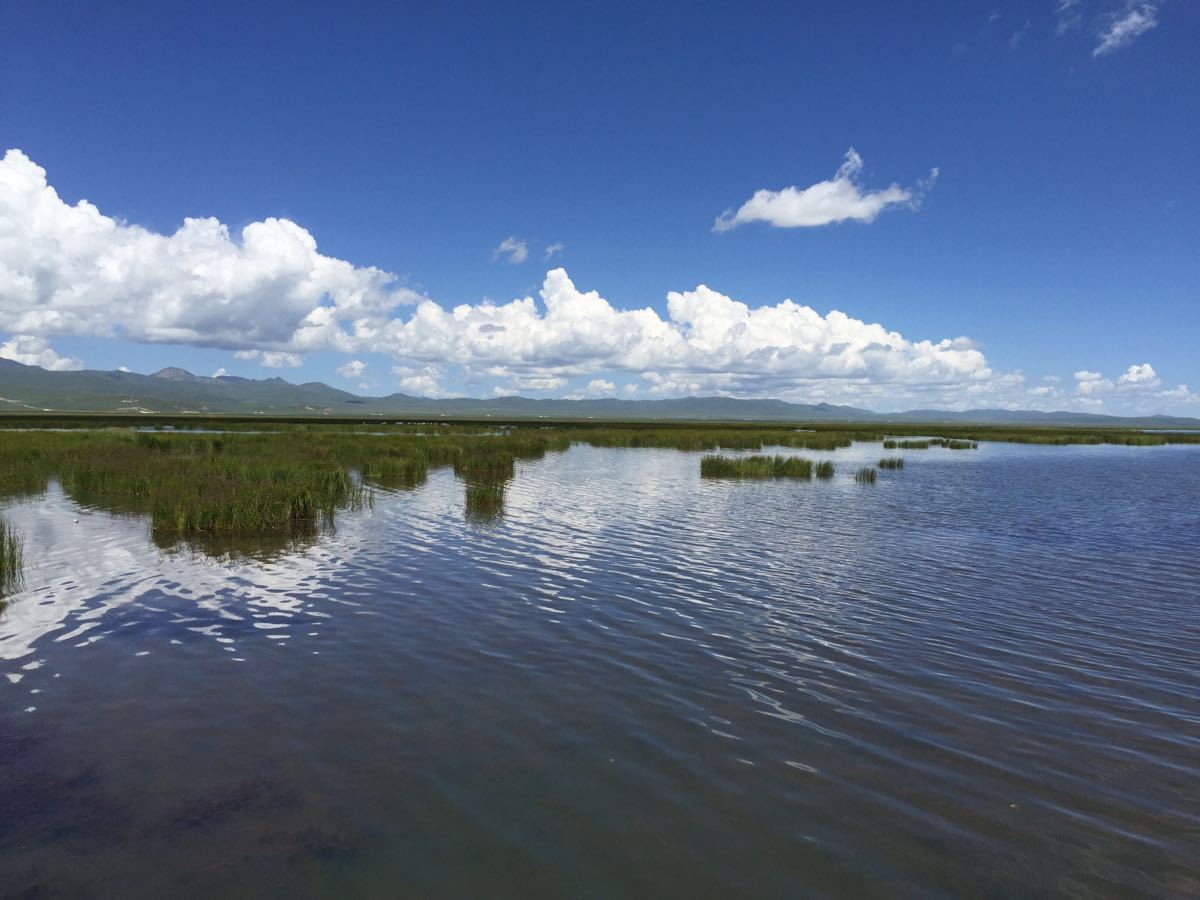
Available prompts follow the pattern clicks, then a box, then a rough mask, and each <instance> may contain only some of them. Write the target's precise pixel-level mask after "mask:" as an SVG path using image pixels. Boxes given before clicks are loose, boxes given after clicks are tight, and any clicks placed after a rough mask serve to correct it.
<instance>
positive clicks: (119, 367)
mask: <svg viewBox="0 0 1200 900" xmlns="http://www.w3.org/2000/svg"><path fill="white" fill-rule="evenodd" d="M117 371H118V372H128V371H130V368H129V366H117Z"/></svg>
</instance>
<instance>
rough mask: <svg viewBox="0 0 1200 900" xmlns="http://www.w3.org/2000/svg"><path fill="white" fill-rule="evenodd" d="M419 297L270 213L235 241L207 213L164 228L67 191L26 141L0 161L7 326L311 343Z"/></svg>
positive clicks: (191, 340)
mask: <svg viewBox="0 0 1200 900" xmlns="http://www.w3.org/2000/svg"><path fill="white" fill-rule="evenodd" d="M418 299H420V297H419V296H418V295H417V294H416V293H414V292H413V291H410V290H407V289H405V288H402V287H397V286H396V278H395V276H393V275H391V274H389V273H387V272H384V271H382V270H380V269H377V268H374V267H370V266H368V267H358V266H354V265H352V264H350V263H348V262H346V261H344V260H340V259H335V258H333V257H330V256H325V255H323V254H321V253H319V252H318V251H317V243H316V241H315V240H314V239H313V237H312V235H311V234H309V233H308V232H307V231H306V230H305V229H303V228H302V227H300V226H299V225H297V224H296V223H295V222H292V221H290V220H288V219H277V218H268V219H264V220H263V221H261V222H252V223H250V224H249V225H247V226H245V227H244V228H243V229H241V232H240V234H239V235H238V236H237V238H234V237H233V236H232V235H231V234H230V230H229V228H228V227H227V226H226V225H223V224H221V223H220V222H219V221H217V220H216V219H213V218H187V219H184V222H183V225H182V226H181V227H180V228H179V229H178V230H176V231H175V232H174V233H173V234H158V233H156V232H153V231H150V230H148V229H145V228H141V227H139V226H137V225H130V224H126V223H124V222H121V221H118V220H116V219H113V218H110V217H108V216H105V215H103V214H102V213H101V212H100V210H98V209H97V208H96V207H95V206H93V205H92V204H91V203H89V202H87V201H86V200H81V201H79V202H78V203H76V204H74V205H70V204H68V203H66V202H64V201H63V200H62V199H61V198H60V197H59V196H58V193H57V192H56V191H55V190H54V188H53V187H51V186H50V185H49V184H48V183H47V180H46V172H45V170H44V169H42V168H41V167H40V166H38V165H36V164H35V163H34V162H33V161H32V160H30V159H29V158H28V157H27V156H25V154H23V153H22V152H21V151H20V150H9V151H8V152H7V153H5V155H4V158H3V160H0V330H4V331H9V332H13V333H17V334H38V335H42V336H48V335H55V334H74V335H94V336H101V337H119V338H126V339H129V340H133V341H138V342H143V343H179V344H194V345H200V346H211V347H223V348H227V349H237V348H248V347H254V348H277V349H285V348H286V349H289V350H304V349H307V348H310V347H318V346H334V347H336V346H337V345H338V344H339V343H347V342H349V341H350V337H349V334H348V332H351V333H352V332H353V331H354V329H355V328H357V327H359V325H360V324H361V323H369V322H370V321H372V320H376V319H378V318H380V317H384V316H387V315H388V314H390V313H391V311H392V310H394V309H395V308H396V307H397V306H398V305H400V304H402V303H410V302H413V301H415V300H418Z"/></svg>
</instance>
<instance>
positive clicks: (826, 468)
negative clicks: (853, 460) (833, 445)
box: [813, 460, 833, 478]
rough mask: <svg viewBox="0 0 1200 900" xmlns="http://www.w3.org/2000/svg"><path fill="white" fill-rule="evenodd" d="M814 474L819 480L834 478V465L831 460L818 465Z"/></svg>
mask: <svg viewBox="0 0 1200 900" xmlns="http://www.w3.org/2000/svg"><path fill="white" fill-rule="evenodd" d="M813 474H814V475H816V476H817V477H818V478H832V477H833V463H831V462H830V461H829V460H825V461H824V462H819V463H817V465H816V467H815V468H814V469H813Z"/></svg>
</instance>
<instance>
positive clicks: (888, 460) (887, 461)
mask: <svg viewBox="0 0 1200 900" xmlns="http://www.w3.org/2000/svg"><path fill="white" fill-rule="evenodd" d="M879 468H881V469H903V468H904V457H902V456H885V457H884V458H883V459H881V460H880V461H879Z"/></svg>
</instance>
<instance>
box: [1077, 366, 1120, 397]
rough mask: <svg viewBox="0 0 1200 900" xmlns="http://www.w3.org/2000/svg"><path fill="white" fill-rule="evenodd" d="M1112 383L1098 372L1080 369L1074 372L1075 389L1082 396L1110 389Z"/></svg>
mask: <svg viewBox="0 0 1200 900" xmlns="http://www.w3.org/2000/svg"><path fill="white" fill-rule="evenodd" d="M1112 388H1113V383H1112V382H1111V381H1110V380H1109V379H1107V378H1105V377H1104V376H1103V375H1101V374H1100V373H1099V372H1089V371H1088V370H1086V369H1082V370H1080V371H1078V372H1076V373H1075V390H1076V391H1078V392H1079V393H1080V394H1082V395H1084V396H1089V395H1091V394H1098V393H1102V392H1104V391H1111V390H1112Z"/></svg>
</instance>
